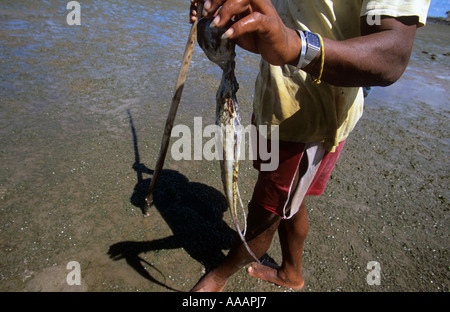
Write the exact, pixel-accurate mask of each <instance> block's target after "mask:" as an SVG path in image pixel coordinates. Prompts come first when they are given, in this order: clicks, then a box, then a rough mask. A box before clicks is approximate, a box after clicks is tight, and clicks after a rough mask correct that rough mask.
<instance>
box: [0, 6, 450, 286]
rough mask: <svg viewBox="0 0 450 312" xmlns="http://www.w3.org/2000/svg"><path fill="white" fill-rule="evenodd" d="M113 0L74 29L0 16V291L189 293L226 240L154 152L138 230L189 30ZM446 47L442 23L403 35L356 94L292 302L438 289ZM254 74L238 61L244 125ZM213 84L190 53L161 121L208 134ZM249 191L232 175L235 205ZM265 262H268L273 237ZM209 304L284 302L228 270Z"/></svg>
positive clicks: (315, 201)
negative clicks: (397, 64) (241, 297)
mask: <svg viewBox="0 0 450 312" xmlns="http://www.w3.org/2000/svg"><path fill="white" fill-rule="evenodd" d="M112 2H113V4H117V7H118V8H117V10H116V11H114V10H112V9H111V10H104V11H102V10H101V9H102V8H101V7H96V6H95V5H85V6H83V7H82V9H83V10H84V11H83V12H85V14H86V17H85V19H84V20H82V23H84V25H82V26H80V27H79V28H76V27H69V26H67V25H64V19H65V14H66V12H67V11H66V10H65V8H63V7H62V8H55V7H54V6H52V5H51V4H48V2H47V1H44V4H48V5H47V6H45V5H43V6H40V7H25V8H21V7H20V4H23V5H24V6H26V5H25V3H26V2H21V1H18V2H17V4H16V6H14V5H12V6H11V7H5V5H3V6H2V7H0V24H1V25H2V27H0V29H1V30H0V56H1V57H0V73H1V74H0V77H1V80H0V93H1V95H0V119H1V123H0V124H1V128H0V134H1V135H0V140H1V146H2V149H1V153H0V160H1V161H0V207H1V208H0V220H1V221H0V290H1V291H48V290H53V291H55V290H56V291H146V292H154V291H164V292H165V291H188V290H189V289H190V288H191V287H192V286H193V285H194V284H195V283H196V282H197V280H198V279H199V278H200V277H201V276H202V274H204V272H205V271H206V270H208V269H209V268H211V267H213V266H215V265H216V264H217V263H218V262H219V261H220V260H221V259H222V258H223V257H224V255H225V254H226V252H227V251H228V249H229V248H230V244H231V242H232V241H233V239H234V238H235V237H236V233H235V231H234V227H233V225H232V222H231V219H230V215H229V213H228V211H227V210H226V208H227V207H226V203H225V198H224V195H223V192H222V185H221V181H220V168H219V164H218V162H214V161H206V160H190V161H185V160H182V161H175V160H174V159H173V158H171V157H170V154H169V155H168V158H167V160H166V164H165V171H164V173H163V176H162V178H161V182H160V184H159V186H158V188H157V192H156V193H155V207H154V208H153V210H152V211H151V216H150V217H149V218H143V217H142V213H141V207H142V204H143V198H144V196H145V190H146V189H147V187H148V185H149V182H150V179H151V172H152V169H153V168H154V165H155V163H156V158H157V156H158V152H159V146H160V140H161V138H162V129H163V126H164V122H165V118H166V116H167V112H168V108H169V105H170V99H171V96H172V92H173V87H174V84H175V81H176V76H177V74H178V70H179V67H180V62H181V57H182V53H183V49H184V44H185V40H186V38H187V34H188V31H189V25H187V24H186V23H185V21H186V18H187V15H186V12H185V10H184V8H179V9H176V10H173V11H168V12H171V13H170V14H169V13H167V14H169V16H164V15H162V16H158V14H156V13H154V12H158V11H162V10H164V9H165V8H164V7H161V5H160V4H159V1H147V2H145V1H133V4H134V6H127V4H126V3H125V4H124V3H122V2H120V1H112ZM116 2H117V3H116ZM169 2H170V1H169ZM169 4H170V3H169ZM155 7H157V9H158V10H152V8H155ZM123 10H128V11H127V12H128V14H126V15H120V14H119V13H118V12H123ZM61 12H62V13H61ZM88 13H90V14H88ZM100 14H102V18H103V19H102V18H100V17H99V16H100ZM152 14H153V15H152ZM158 18H159V20H158ZM147 20H151V21H152V22H151V23H144V22H143V21H147ZM161 22H164V23H167V24H166V25H167V27H166V28H164V29H161V28H159V27H158V26H159V25H160V24H161ZM175 28H176V29H178V31H177V33H176V36H175V35H174V31H173V30H174V29H175ZM449 39H450V35H449V32H448V26H446V25H432V24H430V25H428V26H427V27H426V28H423V29H420V30H419V31H418V34H417V40H416V45H415V48H414V52H413V55H412V58H411V63H410V66H409V67H408V69H407V71H406V73H405V75H404V76H403V77H402V78H401V79H400V81H398V82H397V83H396V84H395V85H393V86H391V87H388V88H376V89H375V90H374V91H373V92H372V94H371V95H370V96H369V98H368V99H367V101H366V104H365V113H364V116H363V118H362V119H361V121H360V122H359V124H358V125H357V127H356V129H355V130H354V132H353V133H352V136H351V137H350V138H349V139H348V140H347V142H346V147H345V149H344V151H343V153H342V156H341V158H340V160H339V162H338V164H337V166H336V169H335V171H334V172H333V175H332V177H331V180H330V182H329V184H328V186H327V189H326V191H325V194H324V195H323V196H321V197H317V198H316V197H314V198H309V199H308V207H309V208H308V209H309V219H310V232H309V236H308V238H307V242H306V247H305V253H304V263H303V270H304V275H305V287H304V289H303V290H302V291H303V292H309V291H312V292H316V291H332V292H335V291H352V292H353V291H362V292H370V291H440V292H443V291H444V292H446V291H449V271H448V264H449V255H448V249H449V220H448V215H449V197H450V193H449V187H448V185H449V160H448V155H449V154H450V153H449V151H450V150H449V149H450V133H449V132H450V131H449V126H448V120H449V115H450V110H449V106H448V103H449V96H448V92H447V88H448V85H449V79H450V76H449V74H448V69H449V65H450V57H449V56H446V55H445V54H446V53H448V52H450V51H448V42H449ZM424 46H426V47H427V51H424V50H425V49H424V48H423V47H424ZM425 52H426V53H425ZM432 55H435V57H432ZM447 55H448V54H447ZM257 65H258V57H255V56H254V55H251V54H248V53H246V52H244V51H242V50H239V51H238V60H237V75H238V77H237V78H238V81H239V83H240V91H239V92H238V98H239V100H240V106H241V110H242V117H243V119H244V124H245V125H248V123H249V121H250V115H251V103H252V94H253V85H254V79H255V77H256V73H257ZM219 79H220V72H219V69H218V68H216V67H215V65H213V64H211V63H209V62H208V61H207V60H206V58H205V57H204V56H203V55H202V53H201V51H200V50H199V49H196V53H195V54H194V58H193V62H192V64H191V69H190V72H189V76H188V80H187V82H186V86H185V91H184V93H183V98H182V101H181V104H180V109H179V112H178V114H177V120H176V124H185V125H188V126H189V127H190V128H191V129H192V126H193V120H194V117H200V116H201V117H203V123H204V125H206V124H212V123H214V110H215V107H214V97H215V91H216V88H217V85H218V83H219V81H218V80H219ZM173 140H175V139H173ZM255 179H256V172H255V171H254V169H253V168H252V166H251V161H249V160H245V161H243V162H242V164H241V170H240V177H239V184H240V188H241V194H242V196H243V199H244V200H245V201H246V202H248V201H249V200H250V197H251V194H252V186H253V184H254V182H255ZM268 255H269V256H270V257H271V258H273V259H274V260H275V261H276V262H279V261H280V260H281V255H280V249H279V244H278V242H277V238H275V240H274V243H273V245H272V247H271V248H270V250H269V251H268ZM70 261H78V262H79V263H80V268H81V274H82V285H81V286H79V287H75V286H74V287H72V288H71V287H67V283H66V276H67V274H68V273H69V272H70V270H68V269H66V265H67V263H69V262H70ZM370 261H377V262H378V263H379V264H380V267H381V280H380V282H381V283H380V285H378V286H377V285H369V284H368V283H367V279H366V278H367V275H368V273H369V270H368V269H367V264H368V262H370ZM225 290H226V291H236V292H243V291H249V292H252V291H268V292H279V291H286V289H284V288H279V287H277V286H275V285H272V284H269V283H265V282H262V281H258V280H256V279H254V278H252V277H250V276H248V275H247V273H246V272H245V270H242V271H241V272H239V273H237V274H236V275H235V276H233V277H232V279H231V280H230V281H229V283H228V284H227V287H226V289H225ZM287 291H290V290H287Z"/></svg>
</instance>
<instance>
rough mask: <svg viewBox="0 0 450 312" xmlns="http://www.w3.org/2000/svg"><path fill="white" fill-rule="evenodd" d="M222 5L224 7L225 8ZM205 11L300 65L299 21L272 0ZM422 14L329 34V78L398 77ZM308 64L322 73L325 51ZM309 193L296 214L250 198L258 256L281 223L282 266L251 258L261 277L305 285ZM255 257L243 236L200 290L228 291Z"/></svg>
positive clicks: (271, 56)
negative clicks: (287, 18)
mask: <svg viewBox="0 0 450 312" xmlns="http://www.w3.org/2000/svg"><path fill="white" fill-rule="evenodd" d="M191 2H192V6H191V22H192V21H194V20H195V19H196V18H197V15H196V12H195V8H196V5H197V2H198V1H195V0H192V1H191ZM219 8H220V10H219V11H218V9H219ZM203 16H205V17H206V18H214V22H213V23H215V24H216V26H217V27H223V26H225V25H226V24H227V22H228V21H229V20H230V19H231V18H232V17H235V19H236V20H237V22H236V23H234V24H233V26H232V27H231V28H230V29H229V30H228V31H227V32H226V36H227V37H228V38H230V39H235V40H237V43H238V44H239V45H240V46H241V47H242V48H244V49H246V50H248V51H251V52H254V53H258V54H260V55H261V57H262V58H263V59H264V60H266V61H267V62H269V63H270V64H272V65H285V64H290V65H297V63H298V59H299V54H300V50H301V40H300V38H299V36H298V34H297V32H296V31H295V30H294V29H291V28H288V27H286V26H285V25H284V23H283V22H282V20H281V19H280V17H279V16H278V14H277V12H276V10H275V8H274V7H273V6H272V3H271V1H270V0H225V1H224V0H209V1H206V2H205V4H204V10H203ZM417 23H418V20H417V18H416V17H402V18H392V17H383V18H381V23H380V24H379V25H373V26H369V25H368V24H367V22H366V18H365V17H362V18H361V36H359V37H355V38H352V39H347V40H343V41H335V40H331V39H328V38H323V40H324V47H325V66H324V70H323V76H322V79H321V80H322V81H324V82H327V83H329V84H332V85H336V86H343V87H362V86H388V85H390V84H392V83H394V82H395V81H397V80H398V79H399V78H400V76H401V75H402V74H403V72H404V71H405V69H406V66H407V64H408V61H409V58H410V55H411V51H412V46H413V43H414V36H415V33H416V29H417ZM303 70H304V71H305V72H307V73H309V74H311V75H313V76H317V74H318V73H319V70H320V53H319V54H318V55H317V56H316V58H315V59H314V60H313V62H311V63H310V64H309V65H308V66H307V67H305V68H304V69H303ZM308 226H309V224H308V218H307V213H306V205H305V201H303V203H302V204H301V206H300V209H299V211H298V212H297V213H296V214H295V215H294V216H293V217H292V218H291V219H287V220H282V219H281V218H280V217H279V216H277V215H275V214H272V213H270V212H268V211H266V210H265V209H263V208H262V207H258V206H257V205H256V204H254V203H250V204H249V214H248V230H247V231H248V234H247V235H246V239H247V242H248V244H249V246H250V248H251V249H252V250H253V252H254V253H255V255H256V256H258V257H261V256H263V255H264V253H265V252H266V251H267V250H268V249H269V247H270V244H271V242H272V239H273V236H274V234H275V232H276V231H277V230H278V233H279V238H280V245H281V249H282V258H283V260H282V264H281V266H280V267H275V268H273V267H267V266H264V265H261V264H258V263H252V264H251V265H250V266H249V267H248V273H249V274H250V275H252V276H254V277H257V278H260V279H263V280H266V281H269V282H272V283H275V284H278V285H281V286H286V287H289V288H293V289H301V288H302V287H303V285H304V281H303V277H302V273H301V263H302V253H303V245H304V241H305V239H306V236H307V233H308ZM252 261H253V258H252V257H251V256H250V255H249V254H248V252H247V251H246V250H245V248H244V247H243V246H242V244H241V243H239V242H237V243H236V245H235V246H234V247H233V248H232V249H231V250H230V252H229V253H228V255H227V257H226V259H225V261H224V262H223V263H222V264H221V265H219V266H218V267H217V268H216V269H214V270H212V271H211V272H209V273H208V274H207V275H205V276H204V277H203V278H202V279H201V280H200V281H199V282H198V283H197V285H195V287H194V288H193V291H221V290H223V288H224V287H225V285H226V282H227V280H228V278H229V277H231V276H232V275H233V274H234V273H235V272H237V271H238V270H240V269H241V268H243V267H244V266H245V265H248V264H250V263H251V262H252Z"/></svg>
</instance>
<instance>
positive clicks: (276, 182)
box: [252, 135, 345, 217]
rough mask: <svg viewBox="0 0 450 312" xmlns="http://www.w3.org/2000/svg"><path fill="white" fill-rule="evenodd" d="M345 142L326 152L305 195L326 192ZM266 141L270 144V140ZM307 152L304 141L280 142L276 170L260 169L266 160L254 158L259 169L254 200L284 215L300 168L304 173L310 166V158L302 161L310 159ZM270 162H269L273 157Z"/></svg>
mask: <svg viewBox="0 0 450 312" xmlns="http://www.w3.org/2000/svg"><path fill="white" fill-rule="evenodd" d="M260 139H262V137H261V136H260V135H258V140H260ZM344 142H345V141H343V142H341V143H340V144H339V145H338V146H337V147H336V150H335V152H326V151H325V152H324V154H323V158H322V161H321V162H320V165H318V169H317V172H316V173H315V175H314V178H312V182H311V184H310V185H309V186H306V187H307V191H306V195H305V196H307V195H315V196H318V195H321V194H322V193H323V191H324V190H325V186H326V184H327V181H328V179H329V178H330V175H331V172H332V170H333V168H334V165H335V164H336V162H337V160H338V157H339V154H340V152H341V150H342V148H343V146H344ZM267 144H268V146H270V140H269V141H268V142H267ZM304 151H305V144H304V143H296V142H286V141H279V165H278V168H277V169H275V170H274V171H261V170H260V166H261V163H264V161H262V160H261V159H260V158H259V157H258V159H256V160H254V161H253V166H254V167H255V169H257V170H258V171H259V175H258V180H257V182H256V185H255V188H254V191H253V197H252V202H253V203H255V204H257V205H259V206H261V207H264V208H265V209H267V210H269V211H271V212H273V213H275V214H278V215H280V216H282V217H285V212H284V208H285V206H286V204H287V201H289V198H290V196H291V195H292V193H293V192H294V191H295V190H294V189H292V185H293V184H294V183H293V181H294V178H295V175H296V172H297V169H298V171H299V174H300V175H301V174H302V173H304V172H305V171H306V169H307V168H305V166H308V161H307V160H306V161H302V160H303V159H304V158H307V156H306V155H305V154H306V153H304ZM267 162H270V159H269V160H268V161H267ZM305 164H306V165H305ZM297 209H298V207H297Z"/></svg>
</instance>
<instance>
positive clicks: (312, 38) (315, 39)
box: [308, 33, 320, 47]
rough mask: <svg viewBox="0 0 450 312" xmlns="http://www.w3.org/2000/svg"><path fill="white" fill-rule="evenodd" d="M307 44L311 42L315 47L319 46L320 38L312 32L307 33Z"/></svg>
mask: <svg viewBox="0 0 450 312" xmlns="http://www.w3.org/2000/svg"><path fill="white" fill-rule="evenodd" d="M308 44H311V45H313V46H315V47H320V39H319V36H317V35H315V34H313V33H308Z"/></svg>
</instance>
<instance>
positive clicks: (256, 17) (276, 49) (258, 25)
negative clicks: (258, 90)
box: [191, 0, 301, 65]
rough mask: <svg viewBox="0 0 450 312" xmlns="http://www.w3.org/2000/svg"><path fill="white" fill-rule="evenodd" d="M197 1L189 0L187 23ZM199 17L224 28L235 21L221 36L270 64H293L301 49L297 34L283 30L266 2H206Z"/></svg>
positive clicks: (254, 0)
mask: <svg viewBox="0 0 450 312" xmlns="http://www.w3.org/2000/svg"><path fill="white" fill-rule="evenodd" d="M198 2H199V1H198V0H197V1H196V0H191V22H193V21H194V20H195V19H196V18H198V16H197V14H196V13H195V10H196V6H197V3H198ZM203 16H205V17H206V18H213V22H212V24H213V25H215V26H217V27H224V26H225V25H226V24H227V23H228V22H229V21H230V20H232V19H233V20H236V22H235V23H234V24H233V26H231V27H230V28H229V29H228V30H227V32H226V33H225V36H227V37H228V38H230V39H236V40H237V43H238V45H239V46H240V47H242V48H244V49H246V50H248V51H251V52H254V53H259V54H261V56H262V57H263V58H264V59H265V60H266V61H267V62H269V63H270V64H272V65H284V64H294V63H295V62H296V60H298V56H299V51H300V50H301V40H300V38H299V36H298V35H297V32H296V31H295V30H293V29H290V28H288V27H286V26H285V25H284V23H283V21H282V20H281V19H280V17H279V16H278V13H277V12H276V10H275V8H274V7H273V5H272V3H271V1H270V0H207V1H206V2H205V3H204V9H203Z"/></svg>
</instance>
